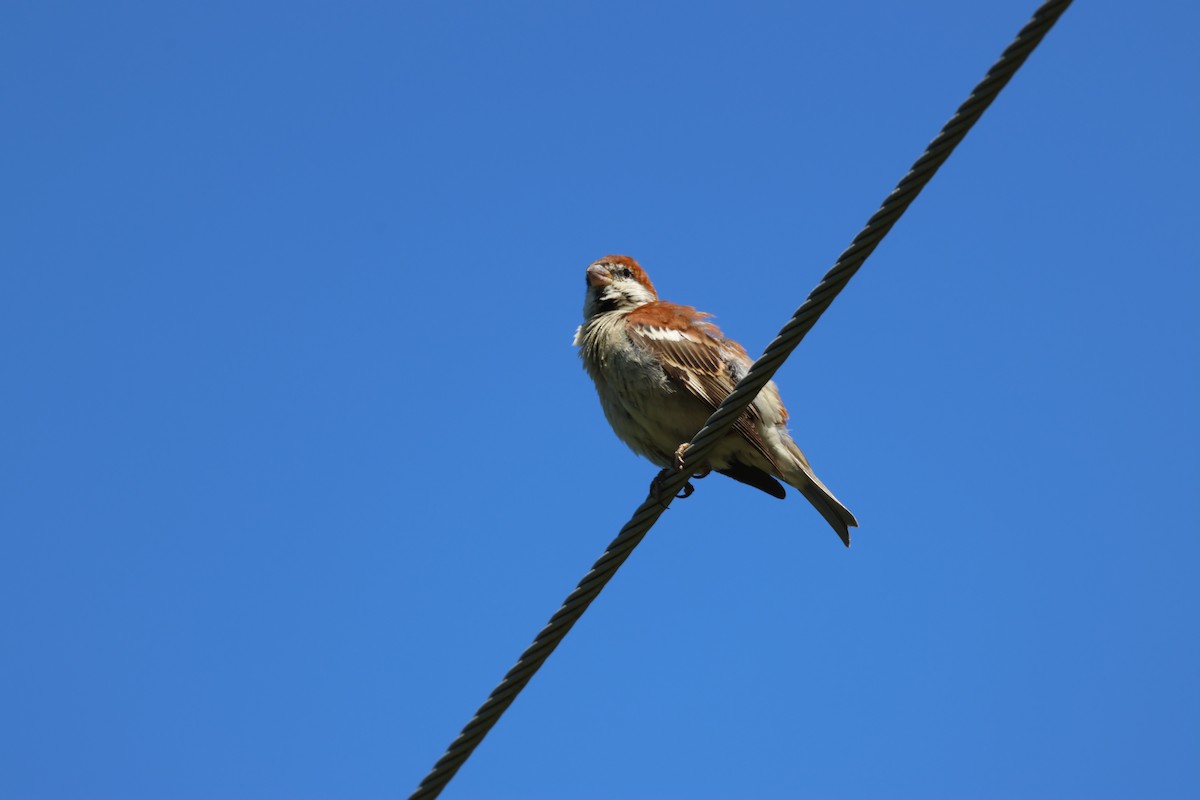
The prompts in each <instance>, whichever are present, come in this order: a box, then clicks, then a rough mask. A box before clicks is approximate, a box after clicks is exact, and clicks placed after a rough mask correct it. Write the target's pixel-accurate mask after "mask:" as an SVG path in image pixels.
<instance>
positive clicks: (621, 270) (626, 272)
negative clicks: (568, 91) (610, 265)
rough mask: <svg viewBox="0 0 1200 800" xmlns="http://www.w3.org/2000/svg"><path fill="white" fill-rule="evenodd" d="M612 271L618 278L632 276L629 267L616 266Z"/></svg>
mask: <svg viewBox="0 0 1200 800" xmlns="http://www.w3.org/2000/svg"><path fill="white" fill-rule="evenodd" d="M613 272H614V273H616V276H617V277H618V278H632V277H633V271H632V270H631V269H629V267H617V268H616V269H615V270H613Z"/></svg>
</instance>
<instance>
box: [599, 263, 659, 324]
mask: <svg viewBox="0 0 1200 800" xmlns="http://www.w3.org/2000/svg"><path fill="white" fill-rule="evenodd" d="M585 274H586V276H587V297H586V298H585V299H584V301H583V317H584V319H591V318H592V317H594V316H596V315H598V314H605V313H607V312H609V311H632V310H633V309H635V308H637V307H638V306H641V305H645V304H646V303H649V302H652V301H654V300H657V299H658V293H657V292H655V291H654V284H653V283H651V282H650V277H649V276H648V275H646V271H645V270H644V269H642V268H641V266H640V265H639V264H638V263H637V262H636V261H634V260H633V259H632V258H630V257H629V256H605V257H604V258H602V259H600V260H599V261H596V262H594V263H592V264H591V266H589V267H588V268H587V272H586V273H585Z"/></svg>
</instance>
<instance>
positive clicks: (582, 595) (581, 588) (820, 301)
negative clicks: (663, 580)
mask: <svg viewBox="0 0 1200 800" xmlns="http://www.w3.org/2000/svg"><path fill="white" fill-rule="evenodd" d="M1070 5H1071V0H1049V1H1048V2H1046V3H1043V4H1042V6H1041V7H1040V8H1038V10H1037V11H1036V12H1034V15H1033V18H1032V19H1031V20H1030V21H1029V23H1028V24H1027V25H1026V26H1025V27H1024V28H1022V29H1021V32H1020V33H1018V34H1017V38H1016V39H1015V40H1013V43H1012V44H1010V45H1009V46H1008V48H1007V49H1006V50H1005V51H1004V53H1003V54H1001V56H1000V60H999V61H997V62H996V63H995V64H993V65H992V68H991V69H989V70H988V72H987V75H986V76H984V78H983V80H981V81H980V82H979V83H978V84H977V85H976V86H975V88H974V89H973V90H972V91H971V95H970V96H969V97H968V98H967V100H966V101H965V102H964V103H963V104H962V105H961V106H959V107H958V111H956V112H955V113H954V116H953V117H951V118H950V121H949V122H947V123H946V125H945V126H944V127H943V128H942V130H941V132H940V133H938V135H937V137H936V138H934V140H933V141H932V142H930V143H929V146H928V147H927V148H925V152H924V153H922V154H921V157H920V158H918V159H917V160H916V163H914V164H913V165H912V168H911V169H909V171H908V173H907V174H906V175H905V176H904V177H903V178H902V179H901V180H900V183H899V184H897V185H896V188H895V189H893V190H892V192H891V194H889V195H888V196H887V199H885V200H884V201H883V205H882V206H880V208H879V210H878V211H876V212H875V214H874V215H872V217H871V218H870V219H869V220H867V224H866V227H864V228H863V229H862V230H861V231H859V233H858V235H857V236H855V237H854V241H852V242H851V243H850V246H849V247H847V248H846V249H845V250H844V251H843V252H842V254H841V255H840V256H838V259H837V261H836V262H835V263H834V265H833V267H832V268H831V269H830V270H829V272H827V273H826V274H825V277H824V278H822V279H821V283H820V284H818V285H817V288H815V289H813V290H812V292H811V293H810V294H809V296H808V298H807V299H806V300H805V301H804V304H803V305H801V306H800V308H799V309H797V310H796V313H795V314H794V315H793V316H792V318H791V319H790V320H789V321H788V323H787V324H786V325H784V326H783V329H782V330H780V332H779V335H778V336H776V337H775V340H774V341H772V342H771V344H770V345H768V346H767V349H766V350H765V351H764V352H763V354H762V356H760V357H759V359H758V361H756V362H754V366H752V367H751V368H750V371H749V372H748V373H747V374H746V377H744V378H743V379H742V380H741V382H739V383H738V385H737V387H736V388H734V390H733V392H732V393H731V394H730V395H729V397H727V398H725V400H724V402H722V403H721V405H720V407H719V408H718V409H717V410H716V411H715V412H713V415H712V416H711V417H709V418H708V422H706V423H705V425H704V427H703V428H701V429H700V431H699V433H697V434H696V436H695V437H694V438H693V439H692V441H691V443H690V446H689V448H688V450H687V453H686V457H685V459H684V468H683V469H682V470H681V471H678V472H675V471H666V472H664V473H663V475H662V477H661V480H660V486H659V489H660V492H661V496H662V497H664V498H667V499H665V500H663V501H661V502H660V501H659V499H658V498H657V497H656V496H651V497H647V498H646V500H645V502H643V503H642V504H641V506H639V507H638V509H637V511H635V512H634V514H633V518H632V519H630V520H629V522H627V523H626V524H625V527H623V528H622V529H621V532H620V533H619V534H617V538H616V539H614V540H613V541H612V542H611V543H610V544H609V545H608V549H606V550H605V551H604V554H603V555H602V556H600V558H599V559H598V560H597V561H596V563H595V564H593V565H592V568H591V570H590V571H589V572H588V573H587V575H585V576H584V577H583V580H581V581H580V582H579V585H578V586H576V587H575V590H574V591H573V592H571V594H570V595H568V596H567V599H566V600H564V601H563V604H562V607H561V608H559V609H558V611H557V612H555V614H554V616H552V617H551V618H550V621H549V622H548V623H547V624H546V627H544V628H542V630H541V631H540V632H539V633H538V635H537V636H536V637H535V638H534V640H533V644H531V645H530V646H529V647H528V649H526V650H525V652H524V653H522V654H521V657H520V659H518V660H517V663H516V666H514V667H513V668H512V669H510V670H509V671H508V674H507V675H505V676H504V680H502V681H500V685H499V686H497V687H496V688H495V690H493V691H492V693H491V695H490V696H489V697H488V699H487V700H486V701H485V702H484V704H483V705H482V706H480V707H479V710H478V711H476V712H475V716H474V717H472V719H471V721H470V722H468V723H467V725H466V727H465V728H463V730H462V732H461V733H460V734H459V735H458V738H456V739H455V740H454V741H453V742H452V743H451V744H450V747H449V748H447V750H446V753H445V755H443V756H442V757H441V758H440V759H439V760H438V762H437V763H436V764H435V765H434V767H433V769H432V770H431V771H430V772H429V774H428V775H426V776H425V778H424V780H422V781H421V784H420V786H418V787H417V790H416V791H415V792H413V793H412V795H410V796H409V800H431V798H434V797H437V796H438V795H439V794H440V793H441V791H442V789H443V788H445V786H446V784H447V783H448V782H449V781H450V779H451V778H453V777H454V774H455V773H456V772H458V770H459V768H460V767H461V766H462V765H463V762H465V761H466V760H467V758H468V757H470V755H471V753H472V752H474V750H475V748H476V746H478V744H479V742H480V741H481V740H482V739H483V737H484V736H486V735H487V733H488V731H489V730H491V728H492V726H493V725H495V724H496V721H497V720H498V719H499V718H500V715H501V714H503V713H504V711H505V709H507V708H508V707H509V706H510V705H511V704H512V702H513V700H514V699H516V696H517V695H518V694H519V693H520V691H521V690H522V689H523V688H525V684H527V683H529V680H530V678H532V677H533V675H534V673H535V672H537V671H538V669H539V668H540V667H541V666H542V663H543V662H545V660H546V659H547V658H549V657H550V654H551V653H552V652H554V648H556V647H558V643H559V642H560V641H562V638H563V637H564V636H566V635H567V632H568V631H569V630H571V628H572V626H574V624H575V623H576V622H577V621H578V620H579V618H580V617H581V616H582V615H583V612H584V611H586V610H587V607H588V606H589V605H590V604H591V602H592V601H593V600H595V599H596V596H597V595H599V594H600V591H601V589H603V588H604V586H605V584H607V583H608V581H609V579H610V578H612V576H613V574H615V573H616V571H617V569H619V568H620V566H621V565H622V564H623V563H625V559H627V558H629V555H630V553H632V552H633V548H635V547H637V545H638V543H639V542H641V541H642V539H643V538H644V537H645V535H646V533H647V532H648V531H649V530H650V528H651V526H653V525H654V523H655V522H656V521H657V520H658V518H659V517H660V516H662V514H663V512H664V511H666V509H667V506H668V505H669V504H670V498H672V497H674V495H675V494H676V493H677V492H678V491H679V490H680V489H682V488H683V485H684V484H685V483H687V480H688V478H689V476H690V475H691V474H692V473H693V472H695V471H696V470H697V468H698V467H699V466H700V465H701V464H703V463H704V462H705V460H706V459H707V457H708V454H709V452H711V451H712V449H713V448H714V447H716V444H717V442H718V441H720V439H721V438H722V437H724V436H725V434H726V433H727V432H728V431H729V428H730V427H732V425H733V423H734V421H735V420H737V418H738V417H739V416H741V414H742V412H743V411H745V409H746V406H748V405H749V404H750V403H751V402H752V401H753V400H754V398H755V396H756V395H757V394H758V393H759V391H760V390H761V389H762V388H763V386H765V385H766V384H767V381H769V380H771V376H773V375H774V374H775V372H776V370H778V369H779V367H780V366H781V365H782V364H783V362H784V360H785V359H786V358H787V357H788V356H789V355H790V354H791V352H792V351H793V350H795V349H796V346H797V345H799V344H800V341H801V340H802V339H803V338H804V337H805V335H806V334H807V333H808V332H809V330H811V329H812V327H813V325H815V324H816V322H817V319H819V318H820V316H821V314H823V313H824V312H825V309H827V308H828V307H829V305H830V304H831V303H832V302H833V300H834V298H835V297H837V295H838V293H839V292H841V291H842V289H843V288H844V287H845V286H846V284H847V283H848V282H849V281H850V279H851V278H852V277H854V273H856V272H858V268H859V267H861V266H862V264H863V262H864V261H866V260H867V257H868V256H869V255H871V253H872V251H874V250H875V247H876V246H877V245H878V244H879V242H880V240H882V239H883V237H884V236H885V235H886V234H887V232H888V231H889V230H891V228H892V226H893V225H895V224H896V220H898V219H899V218H900V215H901V214H903V213H904V211H905V210H906V209H907V208H908V207H909V205H911V204H912V202H913V200H915V199H916V198H917V195H918V194H920V192H921V190H922V189H923V188H925V184H927V183H929V180H930V179H931V178H932V177H933V175H934V173H935V172H937V170H938V168H939V167H940V166H941V165H942V163H943V162H944V161H945V160H946V159H947V158H949V156H950V153H951V152H952V151H953V150H954V148H955V147H957V146H958V143H959V142H960V141H962V139H963V137H964V136H966V135H967V131H969V130H970V129H971V126H973V125H974V124H975V122H976V121H977V120H978V119H979V117H980V115H982V114H983V112H984V110H985V109H987V107H988V106H989V105H991V103H992V101H993V100H994V99H995V98H996V95H997V94H999V92H1000V90H1001V89H1003V88H1004V86H1005V84H1007V83H1008V81H1009V79H1010V78H1011V77H1012V76H1013V74H1014V73H1015V72H1016V71H1017V69H1018V68H1020V66H1021V65H1022V64H1023V63H1025V59H1026V58H1028V57H1029V54H1030V53H1031V52H1033V49H1034V48H1035V47H1037V45H1038V43H1039V42H1040V41H1041V40H1042V37H1044V36H1045V35H1046V33H1047V32H1048V31H1049V30H1050V28H1051V27H1053V25H1054V23H1055V22H1057V21H1058V18H1059V17H1060V16H1062V13H1063V12H1064V11H1066V10H1067V7H1068V6H1070Z"/></svg>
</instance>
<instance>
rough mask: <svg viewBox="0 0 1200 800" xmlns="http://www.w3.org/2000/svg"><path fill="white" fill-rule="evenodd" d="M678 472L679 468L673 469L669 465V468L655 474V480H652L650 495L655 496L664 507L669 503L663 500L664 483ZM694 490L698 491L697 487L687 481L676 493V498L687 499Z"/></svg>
mask: <svg viewBox="0 0 1200 800" xmlns="http://www.w3.org/2000/svg"><path fill="white" fill-rule="evenodd" d="M676 472H677V470H674V469H671V468H669V467H668V468H667V469H664V470H662V471H660V472H659V473H658V474H657V475H655V476H654V480H652V481H650V496H651V497H653V498H654V499H655V500H657V501H658V504H659V505H660V506H662V507H663V508H666V507H667V504H666V503H665V502H663V500H664V497H663V484H664V483H665V482H666V480H667V478H669V477H671V476H672V475H674V474H675V473H676ZM694 491H696V489H695V487H693V486H692V484H691V483H685V484H684V485H683V487H682V488H681V489H680V490H679V494H677V495H675V498H676V499H677V500H683V499H686V498H688V497H691V496H692V492H694Z"/></svg>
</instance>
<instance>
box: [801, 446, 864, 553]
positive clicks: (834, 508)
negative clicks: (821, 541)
mask: <svg viewBox="0 0 1200 800" xmlns="http://www.w3.org/2000/svg"><path fill="white" fill-rule="evenodd" d="M783 479H784V480H785V481H787V482H788V483H790V484H791V485H792V486H795V487H796V488H797V489H799V490H800V494H802V495H804V497H805V499H807V500H808V502H810V503H812V505H813V508H815V509H816V510H817V511H819V512H820V514H821V516H822V517H824V518H825V521H826V522H828V523H829V524H830V526H831V527H832V528H833V530H834V531H835V532H837V535H838V536H840V537H841V538H842V542H843V543H844V544H845V545H846V547H849V546H850V529H851V528H857V527H858V520H856V519H855V518H854V515H853V514H851V513H850V509H848V508H846V507H845V506H844V505H842V504H841V503H840V502H838V499H837V498H836V497H834V496H833V492H831V491H829V489H828V488H827V487H826V486H825V484H823V483H821V480H820V479H819V478H818V477H817V476H816V475H815V474H813V471H812V468H811V467H809V466H808V463H807V462H803V463H797V465H796V469H794V470H788V471H787V474H785V475H784V476H783Z"/></svg>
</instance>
